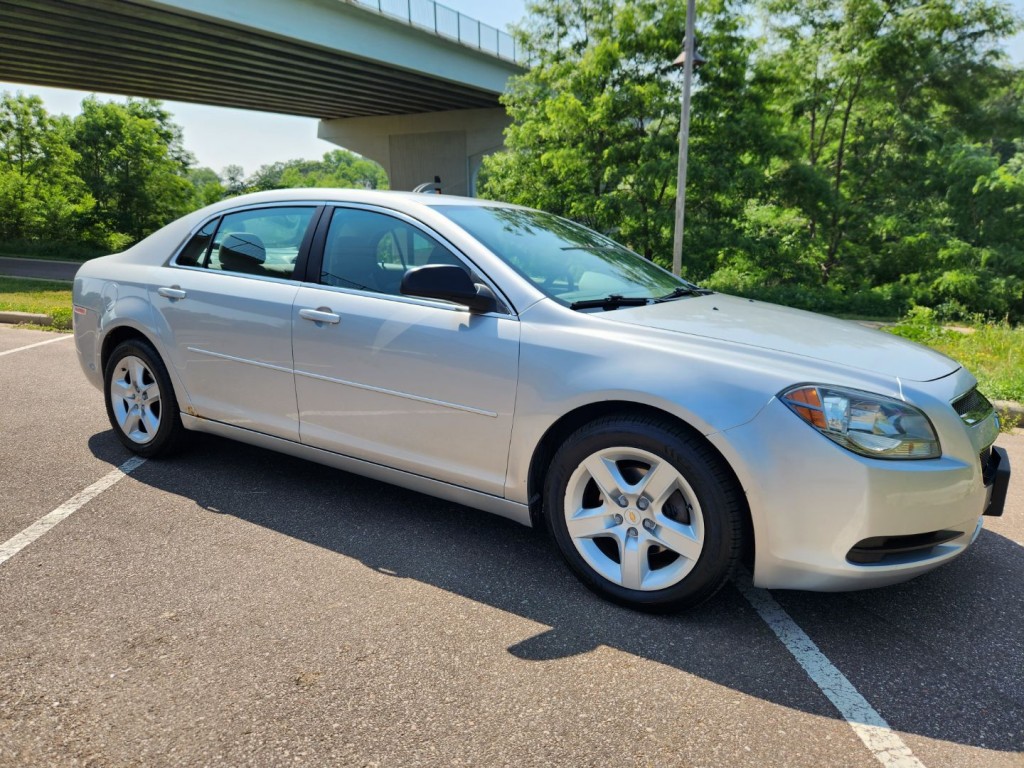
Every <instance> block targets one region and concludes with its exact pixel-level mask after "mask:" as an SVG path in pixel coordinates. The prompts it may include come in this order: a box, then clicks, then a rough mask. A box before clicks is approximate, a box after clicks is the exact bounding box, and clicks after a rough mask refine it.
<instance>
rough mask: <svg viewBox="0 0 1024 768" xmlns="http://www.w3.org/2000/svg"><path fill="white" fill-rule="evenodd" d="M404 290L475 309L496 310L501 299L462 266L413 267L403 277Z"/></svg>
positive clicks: (408, 293) (478, 310)
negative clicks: (478, 284)
mask: <svg viewBox="0 0 1024 768" xmlns="http://www.w3.org/2000/svg"><path fill="white" fill-rule="evenodd" d="M400 290H401V291H402V293H403V294H404V295H406V296H419V297H420V298H423V299H441V300H442V301H451V302H453V303H455V304H462V305H463V306H465V307H469V309H470V311H472V312H494V311H495V310H497V308H498V300H497V299H496V298H495V297H494V294H493V293H491V290H490V289H489V288H487V287H486V286H482V285H481V286H477V285H476V284H474V283H473V281H472V280H471V279H470V277H469V274H468V273H467V272H466V270H464V269H463V268H462V267H456V266H454V265H451V264H427V265H426V266H423V267H416V268H415V269H410V270H409V271H408V272H406V273H405V275H404V276H403V277H402V286H401V289H400Z"/></svg>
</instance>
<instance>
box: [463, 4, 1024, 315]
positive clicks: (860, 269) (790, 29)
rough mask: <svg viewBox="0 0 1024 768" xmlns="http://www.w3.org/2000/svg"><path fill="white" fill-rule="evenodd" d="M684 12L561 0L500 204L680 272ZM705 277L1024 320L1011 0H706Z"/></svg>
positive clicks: (490, 187) (493, 163) (700, 226)
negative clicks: (676, 226)
mask: <svg viewBox="0 0 1024 768" xmlns="http://www.w3.org/2000/svg"><path fill="white" fill-rule="evenodd" d="M685 5H686V3H685V2H683V0H668V1H666V0H630V1H628V2H627V0H545V1H544V2H543V3H541V2H536V3H532V4H531V5H530V6H529V12H530V13H529V17H528V18H527V20H526V22H525V23H524V25H523V26H522V28H521V29H520V30H519V41H518V42H519V45H520V48H521V49H522V50H524V51H526V52H527V53H528V54H529V56H530V58H531V61H532V62H533V65H532V67H531V68H530V69H529V70H528V71H527V72H526V73H525V74H523V75H521V76H519V77H517V78H513V80H512V81H511V84H510V86H509V88H508V91H507V92H506V94H505V96H504V103H505V104H506V106H507V108H508V110H509V113H510V114H511V116H512V119H513V124H512V126H511V127H510V128H509V129H508V131H507V133H506V147H507V150H506V151H504V152H501V153H498V154H496V155H492V156H490V157H489V158H487V159H486V161H485V165H484V171H483V176H484V178H483V182H482V188H483V191H484V194H485V195H487V196H491V197H495V198H499V199H506V200H510V201H512V202H517V203H522V204H525V205H531V206H535V207H540V208H544V209H546V210H549V211H552V212H554V213H559V214H562V215H565V216H568V217H570V218H574V219H578V220H580V221H582V222H584V223H586V224H588V225H590V226H592V227H594V228H596V229H598V230H601V231H603V232H606V233H608V234H609V235H611V236H612V237H614V238H616V239H618V240H621V241H622V242H624V243H626V244H627V245H629V246H630V247H631V248H633V249H634V250H636V251H637V252H638V253H641V254H643V255H645V256H647V257H648V258H651V259H654V260H655V261H657V262H659V263H660V264H662V265H663V266H667V265H669V264H670V263H671V253H672V230H673V216H674V201H675V198H676V159H677V147H678V140H677V136H678V131H679V94H680V89H681V79H682V78H681V74H680V73H679V72H678V70H677V69H673V68H671V67H669V66H668V65H669V63H670V62H671V61H672V60H673V59H674V58H675V57H676V55H677V54H678V53H679V48H680V40H681V38H682V34H681V31H682V29H683V27H684V19H685ZM698 6H699V11H698V15H697V19H696V21H697V42H698V44H699V50H700V53H701V54H702V55H703V56H704V57H705V58H706V63H704V64H703V65H702V66H701V67H700V69H699V70H698V72H697V75H696V80H695V91H694V93H693V101H692V120H691V138H690V153H689V158H690V164H689V181H688V185H687V198H686V233H685V242H684V256H683V262H684V274H685V276H686V277H689V278H690V279H692V280H695V281H697V282H699V283H702V284H704V285H707V286H708V287H710V288H714V289H716V290H722V291H727V292H730V293H737V294H740V295H745V296H750V297H753V298H760V299H764V300H767V301H776V302H779V303H783V304H789V305H792V306H798V307H801V308H806V309H812V310H817V311H825V312H833V313H837V314H846V315H849V314H857V315H865V316H876V317H878V316H883V317H891V318H898V317H901V316H903V315H904V314H905V313H906V312H907V311H908V310H909V309H910V308H911V307H912V306H915V305H920V306H927V307H930V308H932V309H934V310H935V311H936V313H937V314H938V317H939V319H940V320H942V321H959V320H969V319H971V318H973V317H975V316H977V315H979V314H980V315H981V316H983V317H984V318H986V319H988V320H1003V319H1008V320H1009V321H1010V322H1011V323H1020V322H1022V321H1024V247H1022V244H1021V238H1020V233H1021V232H1024V72H1022V70H1021V69H1019V68H1017V67H1015V66H1014V65H1012V64H1011V63H1010V62H1009V61H1008V59H1007V58H1006V56H1005V55H1004V54H1003V52H1002V47H1003V45H1004V43H1005V41H1006V40H1007V38H1008V37H1009V36H1011V35H1013V34H1014V33H1015V32H1016V31H1017V30H1018V29H1019V28H1020V21H1019V20H1018V19H1017V18H1016V17H1015V16H1014V15H1013V13H1012V12H1011V9H1010V8H1009V7H1008V6H1007V5H1006V4H1005V3H1001V2H996V0H938V1H937V2H927V3H924V2H920V0H858V2H843V3H832V2H822V1H821V0H749V1H748V2H739V1H738V0H705V1H703V2H701V3H699V4H698Z"/></svg>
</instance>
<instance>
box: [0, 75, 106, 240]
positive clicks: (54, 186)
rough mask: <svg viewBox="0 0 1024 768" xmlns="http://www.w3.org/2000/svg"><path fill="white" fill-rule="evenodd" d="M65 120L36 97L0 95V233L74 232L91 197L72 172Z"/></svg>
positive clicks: (17, 236)
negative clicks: (50, 112) (52, 113)
mask: <svg viewBox="0 0 1024 768" xmlns="http://www.w3.org/2000/svg"><path fill="white" fill-rule="evenodd" d="M67 134H68V123H67V120H66V119H63V118H55V117H52V116H51V115H49V114H48V113H47V111H46V109H45V108H44V107H43V102H42V99H40V98H39V97H38V96H25V95H22V94H17V95H11V94H9V93H6V92H5V93H3V94H0V237H2V238H4V239H14V240H34V239H40V238H46V239H51V240H58V241H59V240H65V239H70V238H71V237H73V236H74V233H75V230H76V228H77V226H78V223H79V219H80V218H81V216H82V215H83V214H85V213H86V212H87V211H89V209H90V208H91V207H92V204H93V201H92V199H91V197H89V195H88V194H87V192H86V190H85V188H84V185H83V184H82V183H81V181H80V180H79V179H78V178H77V177H76V176H75V173H74V163H75V160H76V156H75V153H74V152H73V151H72V150H71V148H70V146H69V145H68V141H67Z"/></svg>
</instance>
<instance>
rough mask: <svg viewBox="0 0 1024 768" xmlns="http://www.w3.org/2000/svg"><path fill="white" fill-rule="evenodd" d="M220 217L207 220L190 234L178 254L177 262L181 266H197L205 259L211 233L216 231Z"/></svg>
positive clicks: (211, 237)
mask: <svg viewBox="0 0 1024 768" xmlns="http://www.w3.org/2000/svg"><path fill="white" fill-rule="evenodd" d="M219 222H220V219H214V220H213V221H208V222H207V223H206V225H205V226H203V228H202V229H200V230H199V231H198V232H196V233H195V234H194V235H192V239H191V240H189V241H188V242H187V243H186V244H185V247H184V248H182V249H181V253H179V254H178V264H180V265H181V266H183V267H198V266H201V265H202V264H203V262H204V261H205V260H206V254H207V252H208V251H209V250H210V243H211V242H212V241H213V233H214V232H216V231H217V224H218V223H219Z"/></svg>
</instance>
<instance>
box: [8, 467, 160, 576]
mask: <svg viewBox="0 0 1024 768" xmlns="http://www.w3.org/2000/svg"><path fill="white" fill-rule="evenodd" d="M145 462H146V460H145V459H144V458H142V457H141V456H135V457H133V458H131V459H128V461H126V462H125V463H124V464H122V465H121V466H120V467H118V468H117V469H114V470H111V471H110V472H108V473H107V474H105V475H104V476H103V477H101V478H100V479H99V480H97V481H96V482H95V483H93V484H92V485H90V486H89V487H88V488H86V489H84V490H82V491H79V492H78V493H76V494H75V495H74V496H72V497H71V498H70V499H68V500H67V501H65V502H64V503H63V504H61V505H60V506H59V507H57V508H56V509H55V510H53V511H52V512H49V513H47V514H45V515H43V516H42V517H41V518H39V519H38V520H36V521H35V522H34V523H32V525H30V526H29V527H28V528H26V529H25V530H23V531H22V532H21V533H19V534H17V535H15V536H13V537H11V538H10V539H8V540H7V541H5V542H4V543H3V544H0V565H3V564H4V563H5V562H6V561H8V560H10V559H11V558H12V557H14V556H15V555H16V554H18V553H19V552H21V550H23V549H24V548H25V547H27V546H28V545H29V544H31V543H32V542H33V541H35V540H36V539H38V538H39V537H40V536H42V535H43V534H44V533H46V532H47V531H49V530H50V529H51V528H53V527H54V526H55V525H57V523H59V522H61V521H62V520H65V519H66V518H68V517H70V516H71V515H73V514H74V513H75V512H77V511H78V510H79V509H81V508H82V507H84V506H85V505H86V504H88V503H89V502H90V501H92V500H93V499H95V498H96V497H97V496H99V495H100V494H101V493H103V492H104V491H105V490H107V489H108V488H109V487H110V486H112V485H113V484H114V483H116V482H117V481H118V480H120V479H121V478H123V477H125V476H126V475H128V474H129V473H131V472H132V471H133V470H135V469H138V468H139V467H140V466H142V465H143V464H144V463H145Z"/></svg>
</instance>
